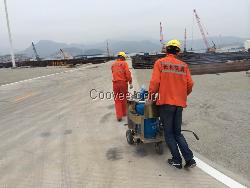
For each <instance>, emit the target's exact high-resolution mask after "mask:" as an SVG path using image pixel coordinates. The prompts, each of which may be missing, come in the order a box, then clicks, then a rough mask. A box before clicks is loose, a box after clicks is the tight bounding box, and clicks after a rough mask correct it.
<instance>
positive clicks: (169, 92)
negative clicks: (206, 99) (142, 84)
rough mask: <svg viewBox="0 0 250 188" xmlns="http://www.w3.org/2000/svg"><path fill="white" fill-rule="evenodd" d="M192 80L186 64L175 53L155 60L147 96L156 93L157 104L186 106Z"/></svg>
mask: <svg viewBox="0 0 250 188" xmlns="http://www.w3.org/2000/svg"><path fill="white" fill-rule="evenodd" d="M192 87H193V80H192V77H191V74H190V71H189V68H188V65H187V64H186V63H184V62H182V61H180V60H178V59H176V57H175V55H172V54H170V55H167V56H166V57H164V58H161V59H159V60H157V61H156V62H155V64H154V69H153V73H152V77H151V80H150V86H149V97H151V99H152V96H154V95H155V94H156V93H158V98H157V101H156V104H157V105H164V104H169V105H175V106H181V107H186V106H187V104H186V101H187V96H188V95H189V94H190V93H191V92H192Z"/></svg>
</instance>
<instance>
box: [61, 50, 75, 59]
mask: <svg viewBox="0 0 250 188" xmlns="http://www.w3.org/2000/svg"><path fill="white" fill-rule="evenodd" d="M60 51H61V53H62V55H63V59H73V57H72V56H71V55H69V54H66V53H65V52H64V51H63V50H62V49H60Z"/></svg>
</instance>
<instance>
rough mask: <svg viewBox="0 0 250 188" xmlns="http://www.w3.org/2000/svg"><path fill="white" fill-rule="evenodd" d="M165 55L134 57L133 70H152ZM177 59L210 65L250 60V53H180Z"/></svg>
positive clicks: (189, 62)
mask: <svg viewBox="0 0 250 188" xmlns="http://www.w3.org/2000/svg"><path fill="white" fill-rule="evenodd" d="M164 56H165V54H157V55H148V54H147V55H136V56H133V57H132V66H133V68H134V69H152V68H153V66H154V63H155V61H156V60H157V59H159V58H161V57H164ZM178 59H180V60H182V61H184V62H186V63H188V64H190V65H194V64H208V63H209V64H210V63H226V62H229V61H239V60H250V53H247V52H230V53H229V52H228V53H192V52H187V53H182V54H180V55H179V56H178Z"/></svg>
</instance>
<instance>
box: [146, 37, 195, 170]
mask: <svg viewBox="0 0 250 188" xmlns="http://www.w3.org/2000/svg"><path fill="white" fill-rule="evenodd" d="M165 49H166V53H167V55H166V57H164V58H161V59H159V60H157V61H156V62H155V64H154V68H153V73H152V77H151V81H150V86H149V101H152V100H153V99H155V97H156V100H157V101H156V104H157V105H158V107H159V114H160V119H161V122H162V123H163V126H164V134H165V141H166V143H167V145H168V146H169V149H170V151H171V154H172V159H168V163H169V164H170V165H172V166H174V167H176V168H179V169H181V168H182V158H181V155H180V152H179V149H180V151H181V153H182V155H183V157H184V159H185V161H186V164H185V167H186V168H189V167H194V166H196V162H195V160H194V159H193V157H194V156H193V152H192V151H191V150H190V149H189V147H188V144H187V142H186V140H185V138H184V136H183V135H182V134H181V124H182V111H183V108H185V107H186V106H187V104H186V101H187V96H188V95H189V94H190V93H191V92H192V87H193V81H192V78H191V74H190V71H189V68H188V65H187V64H186V63H184V62H182V61H180V60H178V59H177V58H176V56H177V55H178V54H179V52H180V49H181V43H180V42H179V41H178V40H171V41H169V42H168V43H166V44H165ZM178 147H179V149H178Z"/></svg>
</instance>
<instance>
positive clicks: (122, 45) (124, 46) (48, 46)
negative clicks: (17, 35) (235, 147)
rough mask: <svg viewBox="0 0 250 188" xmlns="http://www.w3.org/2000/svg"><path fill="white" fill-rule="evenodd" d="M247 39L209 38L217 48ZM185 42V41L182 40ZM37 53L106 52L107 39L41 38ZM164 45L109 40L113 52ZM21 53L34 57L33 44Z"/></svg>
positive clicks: (196, 46) (197, 45)
mask: <svg viewBox="0 0 250 188" xmlns="http://www.w3.org/2000/svg"><path fill="white" fill-rule="evenodd" d="M245 40H246V39H244V38H239V37H230V36H229V37H211V38H209V39H208V41H209V44H210V46H212V41H214V42H215V44H216V46H217V48H224V47H230V46H238V47H241V46H243V43H244V42H245ZM182 42H183V41H182ZM35 46H36V49H37V53H38V54H39V56H41V57H42V58H51V57H54V56H55V54H58V53H59V50H60V49H63V50H64V51H66V52H67V53H69V54H71V55H72V56H76V55H83V54H84V55H93V54H104V53H106V51H107V49H106V41H104V42H100V43H94V44H66V43H60V42H54V41H50V40H41V41H39V42H38V43H36V44H35ZM161 47H162V45H161V44H160V42H159V41H157V40H143V41H115V40H109V48H110V52H111V54H116V53H117V52H118V51H125V52H127V53H136V52H159V51H160V50H161ZM190 48H193V50H204V49H205V48H206V47H205V45H204V41H203V40H202V39H196V40H193V41H191V40H188V41H187V49H188V50H190ZM20 53H22V54H26V55H27V56H29V57H34V52H33V49H32V46H31V45H30V46H29V47H28V48H27V49H25V50H24V51H21V52H20Z"/></svg>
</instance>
